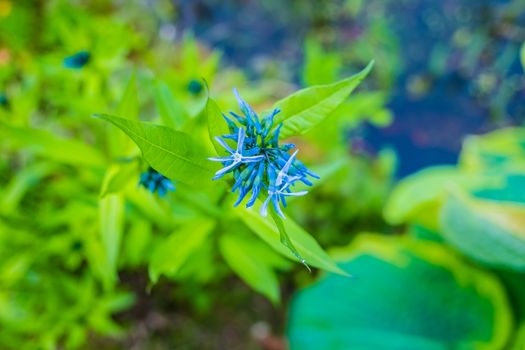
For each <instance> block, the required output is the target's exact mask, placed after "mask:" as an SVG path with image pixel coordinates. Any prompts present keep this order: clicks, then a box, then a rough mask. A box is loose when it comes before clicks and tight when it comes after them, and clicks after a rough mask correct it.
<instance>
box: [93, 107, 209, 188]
mask: <svg viewBox="0 0 525 350" xmlns="http://www.w3.org/2000/svg"><path fill="white" fill-rule="evenodd" d="M96 117H98V118H101V119H103V120H106V121H108V122H110V123H112V124H114V125H115V126H117V127H118V128H120V129H121V130H122V131H124V132H125V133H126V134H127V135H128V136H129V137H130V138H131V139H132V140H133V141H135V143H136V144H137V146H138V147H139V148H140V150H141V151H142V155H143V156H144V158H145V159H146V161H147V162H148V163H149V164H150V165H151V166H152V167H153V168H154V169H155V170H157V171H158V172H160V173H162V174H163V175H164V176H167V177H169V178H170V179H173V180H175V181H180V182H182V183H186V184H188V185H194V186H204V185H206V184H210V183H211V180H210V179H211V178H212V177H213V170H212V168H211V164H210V162H209V161H208V160H207V159H206V158H207V155H206V152H205V151H204V149H203V148H202V147H201V145H200V144H199V143H197V142H196V141H194V140H193V139H192V138H191V137H190V136H189V135H187V134H186V133H183V132H180V131H176V130H173V129H170V128H167V127H164V126H160V125H155V124H150V123H144V122H134V121H131V120H127V119H124V118H119V117H114V116H109V115H105V114H99V115H96Z"/></svg>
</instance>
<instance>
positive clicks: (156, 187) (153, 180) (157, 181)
mask: <svg viewBox="0 0 525 350" xmlns="http://www.w3.org/2000/svg"><path fill="white" fill-rule="evenodd" d="M139 185H141V186H143V187H145V188H146V189H147V190H149V191H150V192H151V193H155V192H157V193H158V194H159V196H160V197H164V196H165V195H166V193H167V192H168V191H174V190H175V186H174V185H173V183H172V182H171V180H170V179H168V178H167V177H166V176H164V175H162V174H161V173H159V172H158V171H156V170H155V169H153V168H151V167H150V168H149V169H148V170H146V171H145V172H143V173H142V174H140V181H139Z"/></svg>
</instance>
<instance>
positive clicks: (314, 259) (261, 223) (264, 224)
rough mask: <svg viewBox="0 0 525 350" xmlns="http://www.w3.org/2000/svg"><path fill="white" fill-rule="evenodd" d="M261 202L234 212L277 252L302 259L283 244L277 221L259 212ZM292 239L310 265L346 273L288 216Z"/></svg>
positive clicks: (285, 224)
mask: <svg viewBox="0 0 525 350" xmlns="http://www.w3.org/2000/svg"><path fill="white" fill-rule="evenodd" d="M259 209H260V203H256V204H255V205H254V206H253V207H252V208H249V209H247V208H238V209H234V213H235V214H236V215H237V216H238V217H239V218H240V219H241V220H242V221H243V222H244V223H245V224H246V226H248V227H249V228H250V229H251V230H252V231H253V232H254V233H255V234H257V235H258V236H259V237H260V238H261V239H263V240H264V241H265V242H266V243H268V244H269V245H270V246H271V247H272V248H273V249H275V250H276V251H277V252H279V253H281V254H283V255H284V256H286V257H288V258H290V259H293V260H299V261H301V258H298V257H297V255H296V254H294V253H292V251H291V250H290V249H289V248H288V247H286V246H285V245H283V244H282V239H281V232H280V231H279V229H278V227H277V226H276V224H275V222H274V221H273V220H272V219H271V218H268V217H263V216H261V215H260V214H259ZM283 226H284V229H285V230H286V232H287V234H288V237H289V239H290V241H291V242H292V244H293V246H294V247H295V248H296V249H297V252H298V253H299V256H300V257H304V259H305V262H306V263H307V264H308V265H311V266H315V267H318V268H320V269H323V270H326V271H332V272H336V273H340V274H343V275H346V273H345V272H344V271H342V270H341V269H340V268H339V267H338V266H337V265H336V264H335V262H334V261H333V260H332V258H330V256H329V255H328V254H327V253H326V252H325V251H324V250H323V249H322V248H321V247H320V246H319V244H318V243H317V241H316V240H315V239H314V238H313V237H312V236H310V235H309V234H308V233H307V232H306V231H305V230H303V229H302V228H301V227H300V226H299V225H297V224H296V223H295V222H294V221H293V220H292V219H290V218H287V219H286V220H284V221H283Z"/></svg>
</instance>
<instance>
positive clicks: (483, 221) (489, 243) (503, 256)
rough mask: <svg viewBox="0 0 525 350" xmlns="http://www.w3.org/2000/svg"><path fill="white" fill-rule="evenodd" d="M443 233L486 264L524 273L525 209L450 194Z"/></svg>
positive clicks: (513, 205) (453, 242)
mask: <svg viewBox="0 0 525 350" xmlns="http://www.w3.org/2000/svg"><path fill="white" fill-rule="evenodd" d="M441 225H442V233H443V236H444V237H445V239H446V240H447V241H448V242H449V243H451V244H452V245H453V246H454V247H456V248H457V249H459V250H461V252H463V253H464V254H466V255H468V256H469V257H471V258H473V259H475V260H477V261H479V262H482V263H484V264H487V265H490V266H494V267H502V268H508V269H513V270H518V271H525V206H522V205H518V204H516V203H512V202H502V201H487V200H479V199H474V198H472V197H470V196H468V195H466V194H462V193H454V194H452V195H450V197H449V198H448V200H447V201H446V203H445V205H444V207H443V209H442V212H441Z"/></svg>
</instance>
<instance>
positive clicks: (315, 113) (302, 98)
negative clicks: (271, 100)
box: [274, 61, 374, 138]
mask: <svg viewBox="0 0 525 350" xmlns="http://www.w3.org/2000/svg"><path fill="white" fill-rule="evenodd" d="M373 65H374V61H372V62H370V63H369V64H368V66H366V68H365V69H363V70H362V71H361V72H359V73H357V74H355V75H353V76H351V77H349V78H347V79H344V80H341V81H339V82H337V83H334V84H329V85H318V86H312V87H309V88H306V89H303V90H299V91H297V92H296V93H294V94H292V95H290V96H288V97H286V98H285V99H283V100H280V101H278V102H277V103H276V104H275V106H274V108H277V109H280V110H281V112H280V113H279V114H277V116H276V117H275V125H278V124H279V123H281V122H282V123H283V127H282V129H281V134H280V137H281V138H286V137H289V136H294V135H301V134H304V133H306V132H307V131H308V130H310V129H311V128H313V127H314V126H316V125H317V124H319V123H320V122H321V121H323V120H324V119H325V118H327V117H328V116H329V115H330V114H331V113H332V112H333V111H334V110H335V109H336V108H337V107H338V106H339V105H341V104H342V103H343V102H344V101H345V100H346V99H347V98H348V96H350V94H351V93H352V91H353V90H354V89H355V88H356V87H357V86H358V85H359V83H360V82H361V81H362V80H363V79H364V78H365V77H366V76H367V75H368V73H369V72H370V70H371V69H372V66H373Z"/></svg>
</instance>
